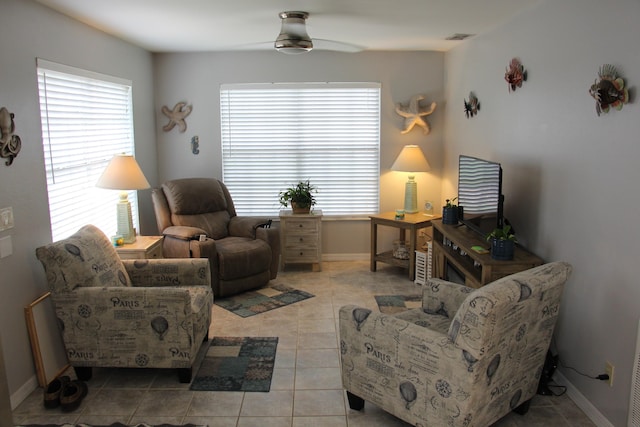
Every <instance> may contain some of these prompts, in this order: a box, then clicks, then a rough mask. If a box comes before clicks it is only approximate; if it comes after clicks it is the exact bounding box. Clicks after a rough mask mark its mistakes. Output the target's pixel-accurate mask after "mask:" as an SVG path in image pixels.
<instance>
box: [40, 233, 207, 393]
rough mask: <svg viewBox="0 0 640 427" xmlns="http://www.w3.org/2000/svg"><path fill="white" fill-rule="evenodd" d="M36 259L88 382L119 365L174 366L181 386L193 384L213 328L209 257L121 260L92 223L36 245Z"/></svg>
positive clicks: (73, 359) (70, 351)
mask: <svg viewBox="0 0 640 427" xmlns="http://www.w3.org/2000/svg"><path fill="white" fill-rule="evenodd" d="M36 256H37V258H38V259H39V260H40V262H41V263H42V265H43V267H44V270H45V274H46V278H47V282H48V285H49V290H50V292H51V298H52V301H53V304H54V308H55V313H56V317H57V320H58V326H59V330H60V334H61V336H62V341H63V343H64V346H65V350H66V353H67V357H68V359H69V363H70V364H71V366H73V367H74V369H75V371H76V374H77V376H78V378H79V379H82V380H88V379H89V378H90V377H91V368H92V367H118V368H172V369H177V371H178V375H179V379H180V382H187V383H188V382H190V381H191V374H192V367H193V363H194V361H195V359H196V355H197V353H198V350H199V349H200V346H201V344H202V342H203V341H206V340H207V339H208V333H209V325H210V324H211V308H212V305H213V292H212V291H211V275H210V270H209V263H208V262H207V261H206V260H202V259H149V260H146V259H142V260H120V258H119V257H118V254H117V253H116V250H115V249H114V248H113V246H112V245H111V242H110V240H109V239H108V238H107V236H105V235H104V233H102V231H100V230H99V229H98V228H96V227H94V226H92V225H87V226H84V227H82V228H81V229H80V230H78V231H77V232H76V233H75V234H73V235H72V236H70V237H68V238H67V239H63V240H60V241H57V242H54V243H51V244H48V245H45V246H42V247H39V248H37V249H36Z"/></svg>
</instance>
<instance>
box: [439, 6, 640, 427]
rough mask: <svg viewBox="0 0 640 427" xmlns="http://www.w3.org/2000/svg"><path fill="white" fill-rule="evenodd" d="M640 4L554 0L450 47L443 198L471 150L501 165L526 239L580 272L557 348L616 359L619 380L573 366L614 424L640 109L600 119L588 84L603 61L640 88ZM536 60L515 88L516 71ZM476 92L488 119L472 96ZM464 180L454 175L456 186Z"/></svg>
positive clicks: (622, 406)
mask: <svg viewBox="0 0 640 427" xmlns="http://www.w3.org/2000/svg"><path fill="white" fill-rule="evenodd" d="M638 18H640V2H638V1H637V0H610V1H607V2H602V1H599V0H565V1H561V2H558V1H553V0H549V1H544V2H543V3H542V4H541V5H540V6H539V7H536V8H534V9H532V10H529V11H527V12H525V13H523V14H521V15H520V16H518V17H516V18H515V19H513V20H512V21H511V22H509V23H508V24H506V25H503V26H501V27H499V28H496V29H495V30H494V31H493V32H492V33H491V34H488V35H485V36H482V37H477V38H475V39H472V40H469V41H468V42H466V43H465V44H464V45H463V46H461V47H459V48H456V49H455V50H453V51H451V52H449V53H448V54H447V55H446V65H445V69H446V93H445V99H447V106H448V108H447V110H446V113H445V120H446V131H445V164H446V173H445V181H444V183H443V194H450V193H453V192H455V180H456V176H457V156H458V155H459V154H461V153H464V154H469V155H476V156H479V157H484V158H488V159H491V160H496V161H499V162H501V163H502V164H503V168H504V192H505V195H506V207H505V210H506V215H507V216H508V218H509V219H511V220H512V222H513V223H514V225H515V227H516V231H517V232H518V234H519V237H520V240H521V242H522V243H524V244H525V245H526V246H528V247H529V248H530V249H532V250H533V251H534V252H536V253H538V254H539V255H541V256H542V257H543V258H545V259H546V260H566V261H569V262H571V263H572V264H573V266H574V272H573V276H572V278H571V280H570V281H569V283H568V284H567V286H566V288H565V293H564V299H563V307H562V309H561V319H560V322H559V325H558V327H557V333H556V340H555V341H556V344H557V349H558V351H559V354H560V357H561V359H562V361H563V362H564V363H565V364H566V365H568V366H572V367H575V368H576V369H579V370H581V371H583V372H585V373H588V374H590V375H597V374H600V373H603V372H604V365H605V361H611V362H612V363H613V364H614V365H615V369H616V375H615V381H614V386H613V388H609V387H608V386H607V385H606V384H605V383H604V382H600V381H596V380H590V379H587V378H584V377H582V376H579V375H577V374H575V373H574V372H573V371H571V370H567V369H563V368H560V369H561V372H562V373H563V374H564V375H565V376H566V377H567V378H568V379H569V380H570V382H571V384H573V385H574V386H575V387H576V388H577V389H578V390H579V392H580V393H582V394H583V395H584V397H586V398H587V399H588V400H589V401H590V402H591V403H592V404H593V405H594V406H595V407H596V408H597V410H598V411H599V412H600V413H601V414H603V415H604V416H605V417H606V418H607V419H608V420H609V421H610V422H611V423H612V424H613V425H616V426H622V425H626V416H627V407H628V399H629V387H630V379H631V372H632V363H633V356H634V350H635V342H636V327H637V323H638V316H639V313H640V288H639V287H638V274H637V273H638V268H637V265H636V262H638V242H640V231H638V230H639V228H638V227H637V226H636V224H635V221H637V220H638V218H639V217H640V197H639V190H638V182H640V171H639V168H638V159H639V158H640V141H639V138H640V137H639V136H638V135H640V120H639V118H640V106H639V105H638V103H637V101H635V102H633V103H631V104H628V105H625V106H624V108H623V109H622V110H621V111H612V112H610V113H609V114H605V115H603V116H601V117H597V116H596V111H595V101H594V100H593V99H592V98H591V97H590V96H589V94H588V89H589V87H590V85H591V84H592V83H593V82H594V80H595V79H596V77H597V73H598V69H599V67H600V66H601V65H602V64H605V63H610V64H613V65H615V66H616V67H618V69H619V71H620V72H621V74H622V76H623V77H624V78H625V81H626V82H628V84H629V85H630V86H631V87H632V88H633V89H634V90H633V92H634V93H635V92H636V91H637V87H638V85H640V45H639V44H638V41H640V27H639V26H638V25H637V20H638ZM512 57H519V58H520V59H521V60H522V62H523V64H524V66H525V68H526V69H527V70H528V75H529V79H528V81H527V82H526V83H524V85H523V87H522V88H520V89H517V90H516V91H515V92H514V93H509V92H508V90H507V84H506V82H505V81H504V73H505V67H506V66H507V64H508V63H509V61H510V60H511V58H512ZM469 91H474V92H475V94H476V95H477V96H478V98H479V100H480V103H481V110H480V112H479V114H478V116H477V117H475V118H473V119H466V118H465V116H464V114H463V111H462V108H461V106H462V101H463V99H468V95H469ZM452 183H453V184H452Z"/></svg>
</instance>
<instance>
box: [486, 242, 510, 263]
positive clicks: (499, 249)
mask: <svg viewBox="0 0 640 427" xmlns="http://www.w3.org/2000/svg"><path fill="white" fill-rule="evenodd" d="M514 249H515V243H514V242H513V240H502V239H491V258H492V259H496V260H499V261H511V260H512V259H513V252H514Z"/></svg>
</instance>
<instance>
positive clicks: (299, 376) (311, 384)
mask: <svg viewBox="0 0 640 427" xmlns="http://www.w3.org/2000/svg"><path fill="white" fill-rule="evenodd" d="M295 389H296V391H297V390H341V391H342V377H341V376H340V368H298V369H296V383H295Z"/></svg>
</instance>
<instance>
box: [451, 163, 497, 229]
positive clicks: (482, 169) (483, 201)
mask: <svg viewBox="0 0 640 427" xmlns="http://www.w3.org/2000/svg"><path fill="white" fill-rule="evenodd" d="M502 205H503V196H502V167H501V166H500V163H496V162H491V161H488V160H483V159H478V158H476V157H470V156H465V155H461V156H460V161H459V167H458V206H462V207H463V209H464V216H463V219H462V223H463V224H465V225H466V226H467V227H469V228H471V229H473V230H475V231H477V232H479V233H481V234H483V235H484V234H488V233H489V232H491V231H492V230H493V229H494V228H496V227H498V228H500V227H502V225H503V213H502Z"/></svg>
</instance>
